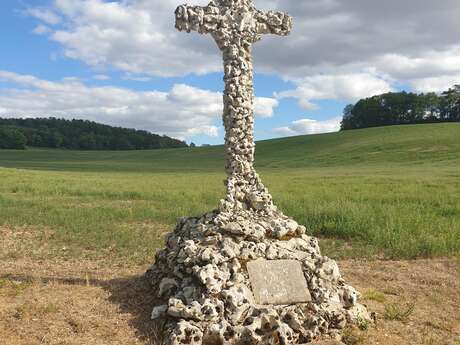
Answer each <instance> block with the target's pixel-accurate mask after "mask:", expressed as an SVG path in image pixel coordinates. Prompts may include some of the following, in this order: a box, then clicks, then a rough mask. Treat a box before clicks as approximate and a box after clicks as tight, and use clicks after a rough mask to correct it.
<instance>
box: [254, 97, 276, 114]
mask: <svg viewBox="0 0 460 345" xmlns="http://www.w3.org/2000/svg"><path fill="white" fill-rule="evenodd" d="M277 106H278V100H276V99H274V98H267V97H257V98H256V99H255V102H254V107H255V112H256V114H257V115H258V116H260V117H272V116H273V113H274V108H276V107H277Z"/></svg>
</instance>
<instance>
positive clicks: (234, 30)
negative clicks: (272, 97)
mask: <svg viewBox="0 0 460 345" xmlns="http://www.w3.org/2000/svg"><path fill="white" fill-rule="evenodd" d="M176 28H177V29H178V30H180V31H187V32H190V31H197V32H199V33H201V34H211V35H212V37H213V38H214V40H215V41H216V43H217V46H218V47H219V48H220V50H221V51H222V55H223V60H224V73H225V76H224V81H225V91H224V114H223V120H224V126H225V154H226V159H227V162H226V171H227V175H228V178H227V180H226V186H227V197H226V199H225V200H222V201H221V205H220V208H219V209H220V216H221V223H225V222H228V221H231V220H232V219H235V218H237V217H240V216H241V214H242V213H245V212H246V213H247V212H249V213H251V212H252V213H254V212H256V213H257V214H259V215H260V216H264V215H270V214H271V213H273V212H276V207H274V205H273V203H272V198H271V196H270V194H269V193H268V191H267V189H266V188H265V187H264V185H263V184H262V182H261V180H260V178H259V176H258V175H257V173H256V171H255V169H254V166H253V165H254V152H255V143H254V90H253V64H252V51H251V47H252V44H253V43H255V42H257V41H258V40H260V39H261V37H262V35H264V34H275V35H280V36H285V35H288V34H289V32H290V31H291V28H292V18H291V17H290V16H288V15H287V14H285V13H282V12H274V11H268V12H262V11H259V10H257V9H256V8H255V6H254V4H253V2H252V0H213V1H211V2H210V3H209V4H208V5H207V6H204V7H202V6H189V5H182V6H179V7H178V8H177V10H176Z"/></svg>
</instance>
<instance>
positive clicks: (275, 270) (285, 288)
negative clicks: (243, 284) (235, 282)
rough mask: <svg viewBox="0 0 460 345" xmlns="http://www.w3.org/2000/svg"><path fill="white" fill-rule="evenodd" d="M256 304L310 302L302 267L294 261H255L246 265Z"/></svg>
mask: <svg viewBox="0 0 460 345" xmlns="http://www.w3.org/2000/svg"><path fill="white" fill-rule="evenodd" d="M248 272H249V279H250V281H251V286H252V292H253V294H254V299H255V301H256V303H257V304H260V305H266V304H274V305H283V304H295V303H306V302H310V301H311V295H310V291H309V290H308V285H307V281H306V280H305V276H304V275H303V272H302V266H301V264H300V262H299V261H296V260H263V259H260V260H256V261H252V262H249V263H248Z"/></svg>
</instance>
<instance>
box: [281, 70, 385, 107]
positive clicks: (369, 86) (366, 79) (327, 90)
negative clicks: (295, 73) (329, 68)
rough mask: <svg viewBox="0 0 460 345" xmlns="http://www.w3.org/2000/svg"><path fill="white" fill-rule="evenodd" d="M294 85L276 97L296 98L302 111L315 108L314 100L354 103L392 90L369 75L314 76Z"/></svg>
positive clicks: (376, 77)
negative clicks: (291, 88)
mask: <svg viewBox="0 0 460 345" xmlns="http://www.w3.org/2000/svg"><path fill="white" fill-rule="evenodd" d="M296 83H297V85H298V87H297V88H296V89H295V90H289V91H284V92H280V93H279V94H278V95H277V97H278V98H280V99H282V98H286V97H293V98H297V99H298V100H299V105H300V106H301V107H302V108H304V109H315V108H317V106H316V105H315V104H314V103H313V101H314V100H324V99H335V100H344V101H356V100H358V99H360V98H362V97H367V96H370V95H375V94H379V93H384V92H388V91H391V90H392V88H391V85H390V83H389V82H388V81H387V80H385V79H384V78H382V77H380V76H378V75H374V74H371V73H356V74H337V75H315V76H312V77H306V78H301V79H296Z"/></svg>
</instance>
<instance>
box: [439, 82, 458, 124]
mask: <svg viewBox="0 0 460 345" xmlns="http://www.w3.org/2000/svg"><path fill="white" fill-rule="evenodd" d="M440 117H441V119H442V120H445V121H460V85H455V86H454V87H453V88H450V89H449V90H448V91H445V92H443V93H442V96H441V114H440Z"/></svg>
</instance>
